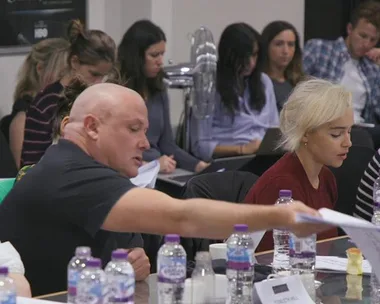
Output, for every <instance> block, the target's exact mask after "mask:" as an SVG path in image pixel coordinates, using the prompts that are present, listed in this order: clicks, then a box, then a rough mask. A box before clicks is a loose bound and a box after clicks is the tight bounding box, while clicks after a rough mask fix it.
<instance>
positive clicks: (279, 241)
mask: <svg viewBox="0 0 380 304" xmlns="http://www.w3.org/2000/svg"><path fill="white" fill-rule="evenodd" d="M291 203H293V199H292V191H291V190H280V193H279V197H278V200H277V201H276V203H275V204H276V205H278V204H291ZM273 243H274V253H273V264H272V267H273V272H274V273H279V272H282V271H289V270H290V264H289V231H288V230H283V229H273Z"/></svg>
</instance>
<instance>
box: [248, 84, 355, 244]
mask: <svg viewBox="0 0 380 304" xmlns="http://www.w3.org/2000/svg"><path fill="white" fill-rule="evenodd" d="M332 100H334V102H331V101H332ZM353 123H354V114H353V109H352V97H351V93H350V92H348V91H347V90H346V89H344V88H343V87H342V86H340V85H337V84H332V83H330V82H328V81H326V80H322V79H311V80H308V81H305V82H301V83H299V84H298V85H297V86H296V87H295V89H294V91H293V92H292V94H291V95H290V96H289V98H288V101H287V102H286V103H285V104H284V106H283V109H282V111H281V114H280V128H281V132H282V134H283V142H282V143H283V146H284V147H285V149H286V150H288V151H289V152H288V153H287V154H285V155H284V156H283V157H282V158H281V159H280V160H279V161H278V162H277V163H276V164H275V165H273V166H272V167H271V168H269V169H268V170H267V171H266V172H265V173H264V174H263V175H262V176H261V177H260V178H259V179H258V180H257V182H256V183H255V185H254V186H253V187H252V188H251V190H250V191H249V192H248V194H247V196H246V197H245V199H244V202H245V203H248V204H259V203H260V204H264V205H273V204H274V203H275V202H276V200H277V198H278V194H279V191H280V190H281V189H288V190H291V191H292V196H293V199H295V200H302V201H303V202H305V204H306V205H308V206H309V207H311V208H314V209H317V210H318V209H320V208H330V209H334V206H335V203H336V200H337V199H338V190H337V185H336V181H335V177H334V175H333V173H332V172H331V171H330V169H328V168H327V167H328V166H331V167H334V168H338V167H340V166H341V165H342V164H343V161H344V160H345V159H346V157H347V153H348V150H349V148H350V147H351V145H352V144H351V135H350V133H351V127H352V125H353ZM335 236H337V230H336V229H335V228H334V229H330V230H327V231H325V232H322V233H320V234H318V239H325V238H328V237H335ZM269 249H273V237H272V232H271V231H268V232H266V234H265V236H264V237H263V239H262V240H261V242H260V244H259V247H258V250H259V251H262V250H269Z"/></svg>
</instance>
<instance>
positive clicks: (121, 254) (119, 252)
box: [112, 249, 128, 260]
mask: <svg viewBox="0 0 380 304" xmlns="http://www.w3.org/2000/svg"><path fill="white" fill-rule="evenodd" d="M112 258H113V259H117V260H125V259H127V258H128V251H127V250H125V249H116V250H114V251H113V252H112Z"/></svg>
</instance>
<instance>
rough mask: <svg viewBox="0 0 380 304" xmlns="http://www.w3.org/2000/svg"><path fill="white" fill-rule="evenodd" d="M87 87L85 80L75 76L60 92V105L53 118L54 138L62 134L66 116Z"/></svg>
mask: <svg viewBox="0 0 380 304" xmlns="http://www.w3.org/2000/svg"><path fill="white" fill-rule="evenodd" d="M87 88H88V85H87V84H86V83H85V82H83V81H82V80H81V79H80V78H78V77H75V78H74V79H72V80H71V81H70V83H69V84H68V85H67V86H65V88H64V89H63V91H62V93H61V94H60V98H59V102H58V107H57V110H56V112H55V115H54V119H53V132H52V138H53V140H54V139H56V138H58V137H60V136H61V122H62V120H63V119H64V118H65V117H66V116H69V114H70V110H71V108H72V106H73V103H74V101H75V99H77V97H78V96H79V95H80V94H81V93H82V92H83V91H84V90H85V89H87Z"/></svg>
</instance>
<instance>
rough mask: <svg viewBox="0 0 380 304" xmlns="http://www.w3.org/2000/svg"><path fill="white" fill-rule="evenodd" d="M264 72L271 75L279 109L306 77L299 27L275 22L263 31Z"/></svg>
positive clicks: (284, 22) (283, 22)
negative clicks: (303, 67)
mask: <svg viewBox="0 0 380 304" xmlns="http://www.w3.org/2000/svg"><path fill="white" fill-rule="evenodd" d="M261 42H262V48H263V51H262V54H263V59H262V62H263V71H264V72H265V73H266V74H267V75H268V76H269V77H270V79H271V80H272V83H273V88H274V93H275V95H276V102H277V108H278V110H279V111H281V109H282V106H283V104H284V103H285V101H286V99H287V98H288V96H289V95H290V92H291V91H292V90H293V88H294V87H295V85H296V84H297V83H298V82H299V81H300V80H301V78H302V77H303V76H304V73H303V69H302V50H301V48H300V39H299V35H298V32H297V30H296V29H295V27H294V26H293V25H292V24H290V23H288V22H286V21H273V22H271V23H269V24H268V25H267V26H266V27H265V28H264V29H263V31H262V33H261Z"/></svg>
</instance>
